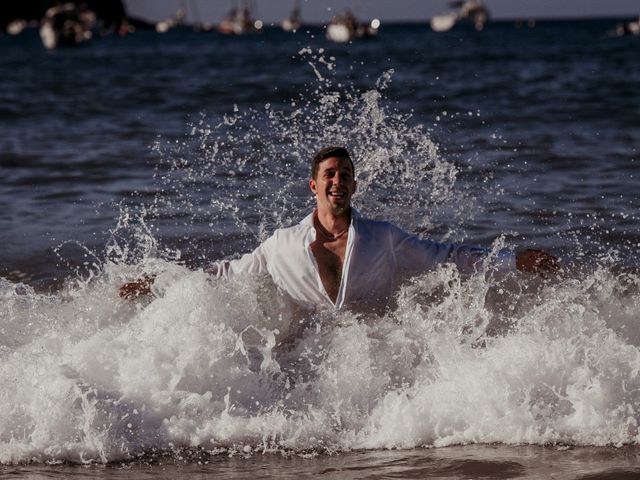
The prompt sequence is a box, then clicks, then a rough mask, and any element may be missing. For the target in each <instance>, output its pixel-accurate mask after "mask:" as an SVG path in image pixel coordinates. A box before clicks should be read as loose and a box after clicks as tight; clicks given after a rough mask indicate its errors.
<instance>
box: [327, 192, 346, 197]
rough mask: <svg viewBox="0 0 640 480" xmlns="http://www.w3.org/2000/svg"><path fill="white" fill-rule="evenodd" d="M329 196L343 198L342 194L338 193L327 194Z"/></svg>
mask: <svg viewBox="0 0 640 480" xmlns="http://www.w3.org/2000/svg"><path fill="white" fill-rule="evenodd" d="M329 195H330V196H332V197H344V193H338V192H329Z"/></svg>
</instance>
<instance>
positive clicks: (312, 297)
mask: <svg viewBox="0 0 640 480" xmlns="http://www.w3.org/2000/svg"><path fill="white" fill-rule="evenodd" d="M309 187H310V188H311V191H312V192H313V193H314V194H315V196H316V209H315V211H314V212H313V213H311V214H310V215H308V216H307V217H306V218H305V219H304V220H302V222H300V223H299V224H298V225H295V226H293V227H289V228H283V229H279V230H276V231H275V232H274V234H273V235H272V236H271V237H270V238H268V239H267V240H266V241H265V242H264V243H262V244H261V245H260V246H259V247H258V248H256V249H255V250H254V251H253V252H252V253H250V254H247V255H244V256H243V257H242V258H240V259H238V260H231V261H224V262H219V263H214V264H212V265H211V266H209V267H207V268H205V271H206V272H208V273H210V274H212V275H215V276H217V277H224V278H230V277H234V276H236V275H240V274H260V273H268V274H269V275H270V276H271V277H272V278H273V280H274V282H275V283H276V285H278V287H280V288H281V289H282V290H284V291H285V292H287V293H288V294H289V295H290V296H291V297H292V298H293V299H294V300H296V301H297V302H298V303H300V304H302V305H305V306H309V307H316V306H323V305H324V306H329V307H331V306H333V307H335V308H350V309H356V310H363V309H367V310H368V309H375V308H379V307H384V306H385V305H386V304H387V303H388V301H389V299H390V298H391V296H392V294H393V292H394V290H395V287H396V285H397V282H398V279H399V278H401V276H402V275H403V274H409V275H410V274H419V273H422V272H425V271H428V270H432V269H434V268H435V267H436V266H437V265H439V264H441V263H445V262H453V263H455V264H456V265H457V267H458V268H459V269H460V270H461V271H462V272H466V273H472V272H474V271H476V270H478V269H479V267H480V266H481V264H482V263H483V261H484V260H486V259H487V256H488V255H489V253H490V251H488V250H486V249H483V248H479V247H475V246H466V245H457V244H443V243H437V242H432V241H429V240H422V239H420V238H418V237H417V236H415V235H412V234H409V233H407V232H405V231H403V230H401V229H400V228H398V227H397V226H395V225H393V224H391V223H388V222H381V221H375V220H369V219H365V218H363V217H362V216H361V215H360V214H359V213H358V212H357V211H356V210H355V209H354V208H353V207H351V197H352V196H353V194H354V193H355V191H356V181H355V178H354V166H353V162H352V160H351V157H350V155H349V152H348V151H347V150H346V149H345V148H343V147H327V148H323V149H321V150H320V151H319V152H318V153H317V154H316V155H315V156H314V157H313V160H312V167H311V180H309ZM491 261H492V263H493V267H495V268H497V269H499V270H514V269H516V268H517V269H518V270H521V271H527V272H533V273H539V274H543V275H544V274H546V273H551V272H553V271H555V270H557V268H558V266H557V261H556V259H555V258H554V257H552V256H551V255H548V254H546V253H544V252H542V251H540V250H525V251H522V252H518V253H514V252H511V251H506V250H504V251H501V252H499V253H498V254H497V255H496V256H495V258H492V259H491ZM152 281H153V280H152V279H149V278H145V279H143V280H139V281H137V282H132V283H128V284H126V285H124V286H123V287H122V288H121V289H120V295H121V296H123V297H131V296H137V295H141V294H145V293H148V292H149V289H150V285H151V282H152ZM363 307H364V308H363Z"/></svg>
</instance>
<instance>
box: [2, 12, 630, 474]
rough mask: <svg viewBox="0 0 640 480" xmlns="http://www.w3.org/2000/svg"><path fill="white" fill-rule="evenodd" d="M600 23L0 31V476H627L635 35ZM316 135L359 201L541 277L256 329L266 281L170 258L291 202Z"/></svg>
mask: <svg viewBox="0 0 640 480" xmlns="http://www.w3.org/2000/svg"><path fill="white" fill-rule="evenodd" d="M616 23H617V21H616V20H589V21H554V22H551V21H549V22H539V23H538V24H537V25H536V26H535V28H527V27H523V26H522V25H518V24H515V23H512V22H502V23H491V24H490V25H488V27H487V28H486V29H485V30H484V31H483V32H475V31H471V30H460V31H452V32H449V33H446V34H436V33H433V32H431V31H430V30H429V29H428V27H427V26H426V25H422V24H412V25H390V26H386V25H383V27H382V29H381V30H380V34H379V37H378V38H376V39H373V40H370V41H360V42H353V43H351V44H346V45H336V44H331V43H329V42H328V41H327V40H326V39H325V38H324V34H323V31H322V30H321V29H319V28H309V29H308V30H303V31H300V32H298V33H297V34H286V33H284V32H281V31H278V30H275V29H271V30H269V29H268V30H267V31H265V32H264V33H263V34H261V35H257V36H247V37H223V36H219V35H217V34H213V33H207V34H205V33H194V32H192V31H189V30H187V29H183V30H174V31H171V32H169V33H168V34H165V35H160V34H156V33H152V32H140V33H137V34H135V35H131V36H129V37H126V38H117V37H104V38H98V39H95V41H93V42H92V43H89V44H87V45H85V46H82V47H79V48H74V49H60V50H56V51H45V49H44V48H43V47H42V45H41V44H40V41H39V39H38V36H37V33H36V32H35V31H28V32H26V33H25V34H23V35H22V36H19V37H8V36H2V37H0V72H1V75H0V85H1V88H0V132H1V134H0V168H1V172H2V175H0V245H2V248H0V300H1V301H0V463H2V464H9V465H4V466H3V467H2V469H3V470H0V475H4V474H7V475H13V474H15V475H18V476H22V477H25V478H43V477H44V476H48V475H51V474H52V472H53V474H69V475H77V473H78V468H80V467H75V466H70V467H66V468H62V467H57V466H55V465H54V466H49V465H46V463H47V462H49V463H54V464H57V463H59V462H70V463H72V464H76V463H87V462H89V463H91V462H96V463H98V464H102V463H107V464H109V466H108V467H92V468H91V469H89V470H86V472H88V473H89V474H91V475H94V476H97V477H100V476H120V477H123V478H135V477H137V476H141V475H146V474H150V475H162V474H166V475H167V476H172V477H176V476H177V477H180V476H182V475H184V476H187V475H189V476H192V475H198V474H206V475H214V474H216V473H218V474H224V475H225V476H226V477H229V478H232V477H233V478H236V477H237V478H244V477H246V476H247V475H254V476H255V475H258V474H259V475H263V476H265V477H268V476H271V475H275V474H278V475H281V476H289V477H292V478H299V477H301V476H305V475H306V476H309V475H316V474H318V475H320V474H322V475H325V476H327V478H381V477H385V476H386V477H393V478H400V477H403V478H404V477H407V478H422V477H424V476H432V477H434V478H435V477H436V476H438V477H442V478H471V477H474V478H476V477H477V478H507V477H509V478H511V477H512V476H520V477H521V478H550V477H551V476H552V475H557V477H558V478H583V479H586V478H622V476H625V477H624V478H632V476H634V475H637V472H638V461H637V455H638V443H639V442H640V433H639V428H638V425H639V424H640V415H639V414H638V412H640V395H639V394H638V392H640V374H639V373H638V372H640V327H638V312H640V295H639V292H640V276H639V274H638V266H639V260H638V258H639V257H638V254H637V253H638V248H639V246H640V228H639V216H640V212H639V207H640V197H639V195H638V193H637V192H638V189H637V183H638V180H637V175H638V174H639V173H638V168H637V166H638V162H640V153H639V152H640V90H639V89H638V85H640V65H639V64H638V61H637V59H638V54H639V52H640V41H639V40H640V39H638V38H634V37H621V38H619V37H613V36H611V35H610V34H609V32H610V31H612V30H613V28H614V27H615V25H616ZM330 143H331V144H335V143H337V144H345V145H347V146H348V147H349V148H350V150H351V151H352V152H353V154H354V158H355V164H356V174H357V180H358V194H357V196H356V197H354V202H355V204H356V205H357V206H358V208H359V209H360V210H361V211H362V212H363V213H364V214H365V215H368V216H372V217H377V218H383V219H388V220H392V221H393V222H395V223H398V224H399V225H401V226H402V227H403V228H405V229H407V230H411V231H414V232H417V233H419V234H421V235H423V236H426V237H430V238H434V239H437V240H438V239H445V240H456V241H458V240H466V241H470V242H477V243H480V244H483V245H491V244H492V242H494V241H496V239H498V242H497V243H495V244H494V245H495V246H499V245H505V246H508V247H512V248H520V247H524V246H533V247H539V248H544V249H546V250H548V251H550V252H552V253H554V254H555V255H557V256H558V257H560V259H561V263H562V265H563V267H564V269H563V271H562V273H561V274H560V275H559V276H558V277H556V278H552V279H550V280H541V279H539V278H535V277H532V276H527V275H515V274H514V275H510V276H507V277H506V278H494V277H493V276H491V275H487V276H485V275H484V274H483V273H481V274H478V275H474V276H470V277H469V278H466V277H465V278H463V279H462V280H461V278H460V277H459V276H458V275H457V273H456V272H454V271H451V270H448V269H441V270H437V271H434V272H428V273H425V275H422V276H420V277H417V278H415V279H413V280H412V281H411V282H408V283H406V284H403V285H402V286H401V287H400V288H399V291H398V293H397V298H396V304H397V305H395V306H394V307H393V308H390V309H389V311H387V312H386V313H385V314H384V315H383V316H376V315H364V316H362V315H361V316H358V315H354V314H351V313H349V312H329V313H327V318H326V319H324V320H323V321H326V322H325V323H324V324H323V327H322V329H321V330H320V329H318V330H317V331H315V332H306V333H307V334H305V336H302V337H301V338H299V339H297V342H298V343H296V347H295V349H294V350H291V351H288V350H287V351H284V350H283V349H282V348H280V350H278V348H274V349H272V346H273V345H272V343H270V342H271V340H272V339H273V338H275V337H274V336H275V335H276V334H278V332H283V331H286V328H287V325H288V323H287V322H289V323H290V322H293V321H296V319H297V317H295V309H292V308H290V306H288V304H287V303H286V302H285V300H283V298H282V296H281V295H280V294H279V293H278V292H277V291H276V289H275V287H274V286H273V285H271V284H269V283H268V282H267V281H266V280H264V279H262V280H260V279H254V278H248V279H244V280H243V281H239V282H235V283H233V282H232V283H224V282H222V281H220V282H216V281H212V280H211V279H207V278H206V277H205V276H204V275H203V274H202V273H201V272H194V271H191V269H193V268H195V267H198V266H199V265H202V264H203V263H206V262H207V261H209V260H215V259H220V258H224V257H229V256H234V255H238V254H240V253H242V252H246V251H248V250H250V249H251V248H253V247H255V246H256V245H257V244H258V242H259V241H260V240H261V239H264V238H265V237H266V236H268V235H269V234H270V233H271V232H272V231H273V230H274V229H275V228H277V227H279V226H282V225H289V224H292V223H294V222H296V221H298V220H299V219H300V218H302V217H303V216H305V215H306V214H307V213H308V212H309V211H310V208H311V207H312V197H311V195H310V192H309V191H308V186H307V176H308V159H309V157H310V156H311V155H312V153H313V152H314V151H315V150H316V149H318V148H319V147H321V146H324V145H327V144H330ZM149 271H151V272H153V273H157V274H158V279H157V281H156V285H155V288H156V289H155V290H154V295H153V296H150V297H147V298H143V299H138V300H136V301H122V300H121V299H120V298H119V297H118V287H119V286H120V285H121V284H122V283H123V282H124V281H128V280H132V279H134V278H136V277H138V276H139V275H141V274H143V273H146V272H149ZM292 312H293V313H292ZM323 318H324V317H323ZM269 345H271V346H269ZM243 348H244V350H243ZM296 349H297V350H296ZM245 351H249V353H250V354H256V355H263V362H262V363H261V362H260V361H258V362H257V363H256V358H258V357H256V358H253V357H252V358H250V355H247V354H246V352H245ZM252 352H253V353H252ZM256 365H260V366H259V368H258V367H256ZM263 365H266V366H265V367H264V368H263ZM278 372H280V373H278ZM282 372H293V373H292V374H291V375H294V374H296V375H299V376H298V377H295V378H294V381H293V382H292V383H291V382H289V377H287V376H286V375H285V374H283V373H282ZM296 372H298V373H296ZM287 375H288V373H287ZM285 377H286V378H285ZM285 380H286V381H285ZM469 444H477V445H475V446H473V445H471V446H469ZM460 445H463V446H460ZM465 445H466V446H465ZM514 445H525V447H514ZM622 446H626V447H625V448H619V447H622ZM422 447H429V448H428V449H424V448H422ZM431 447H436V448H431ZM443 447H451V448H443ZM136 459H139V461H137V460H136ZM30 461H31V462H34V463H35V466H27V467H18V466H16V465H15V464H21V463H24V462H30ZM121 462H123V463H121ZM83 472H85V470H83ZM221 472H222V473H221ZM598 475H604V477H598Z"/></svg>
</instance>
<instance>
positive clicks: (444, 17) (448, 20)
mask: <svg viewBox="0 0 640 480" xmlns="http://www.w3.org/2000/svg"><path fill="white" fill-rule="evenodd" d="M457 21H458V14H457V13H455V12H448V13H442V14H440V15H434V16H433V17H431V20H430V21H429V25H430V26H431V30H433V31H434V32H447V31H449V30H451V29H452V28H453V26H454V25H455V24H456V22H457Z"/></svg>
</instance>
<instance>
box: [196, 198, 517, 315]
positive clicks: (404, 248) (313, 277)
mask: <svg viewBox="0 0 640 480" xmlns="http://www.w3.org/2000/svg"><path fill="white" fill-rule="evenodd" d="M351 211H352V215H351V225H350V226H349V233H348V238H347V247H346V252H345V258H344V265H343V269H342V272H343V273H342V279H341V282H340V289H339V291H338V296H337V298H336V302H335V304H334V303H333V302H332V301H331V299H330V298H329V296H328V295H327V292H326V291H325V289H324V286H323V284H322V280H321V279H320V274H319V271H318V266H317V263H316V259H315V257H314V255H313V253H312V251H311V244H312V243H313V242H314V241H315V239H316V230H315V227H314V226H313V213H311V214H310V215H308V216H307V217H305V218H304V220H302V221H301V222H300V223H299V224H298V225H295V226H293V227H289V228H282V229H278V230H276V231H275V232H274V234H273V235H272V236H271V237H269V238H268V239H267V240H266V241H265V242H264V243H262V244H261V245H260V246H259V247H258V248H256V249H255V250H254V251H253V252H252V253H249V254H246V255H244V256H242V257H241V258H239V259H237V260H230V261H223V262H217V263H213V264H211V265H210V266H209V267H207V268H205V271H206V272H208V273H210V274H212V275H215V276H217V277H224V278H231V277H235V276H237V275H241V274H266V273H268V274H269V275H270V276H271V277H272V278H273V281H274V282H275V283H276V285H277V286H278V287H280V288H281V289H283V290H284V291H285V292H287V293H288V294H289V295H290V296H291V297H292V298H293V299H294V300H296V301H297V302H299V303H301V304H303V305H305V306H308V307H314V306H323V305H324V306H329V307H331V306H333V307H335V308H345V307H346V308H350V309H354V310H362V309H363V306H367V307H368V308H366V309H371V308H376V307H379V306H383V305H386V304H387V302H388V301H389V298H390V297H391V296H392V294H393V292H394V290H395V288H396V285H397V281H398V279H399V278H400V277H401V276H402V275H406V274H414V275H415V274H419V273H423V272H426V271H429V270H433V269H434V268H435V267H437V266H438V265H439V264H441V263H445V262H453V263H455V264H456V265H457V267H458V268H459V269H460V270H461V271H462V272H465V273H473V272H475V271H476V269H478V268H479V266H480V263H481V262H482V260H484V259H485V258H486V257H487V255H488V254H489V253H490V252H489V250H487V249H484V248H480V247H476V246H468V245H458V244H449V243H437V242H432V241H429V240H422V239H420V238H419V237H417V236H416V235H412V234H410V233H407V232H405V231H404V230H402V229H400V228H398V227H396V226H395V225H393V224H391V223H389V222H381V221H376V220H369V219H366V218H363V217H362V216H361V215H360V214H359V213H358V212H357V211H356V210H355V209H353V208H352V209H351ZM492 261H493V265H494V266H495V267H496V268H497V269H499V270H515V254H514V253H513V252H511V251H507V250H504V251H501V252H499V253H498V254H497V255H496V256H495V258H493V259H492Z"/></svg>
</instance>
